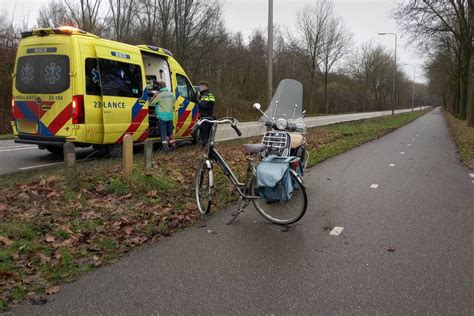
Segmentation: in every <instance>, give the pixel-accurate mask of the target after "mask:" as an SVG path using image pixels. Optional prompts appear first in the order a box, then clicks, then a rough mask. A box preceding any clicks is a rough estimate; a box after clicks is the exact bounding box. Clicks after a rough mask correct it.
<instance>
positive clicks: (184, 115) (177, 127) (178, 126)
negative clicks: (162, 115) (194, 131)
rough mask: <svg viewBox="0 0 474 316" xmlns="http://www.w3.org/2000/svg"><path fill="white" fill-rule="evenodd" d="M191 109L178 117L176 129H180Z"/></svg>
mask: <svg viewBox="0 0 474 316" xmlns="http://www.w3.org/2000/svg"><path fill="white" fill-rule="evenodd" d="M191 112H192V111H187V110H186V111H184V113H183V117H182V118H178V124H176V129H180V128H181V127H182V126H183V125H184V123H185V122H186V119H187V118H188V116H189V114H191Z"/></svg>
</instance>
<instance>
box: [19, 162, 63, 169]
mask: <svg viewBox="0 0 474 316" xmlns="http://www.w3.org/2000/svg"><path fill="white" fill-rule="evenodd" d="M63 163H64V162H62V161H61V162H52V163H46V164H43V165H36V166H29V167H22V168H18V169H20V170H30V169H36V168H42V167H47V166H54V165H60V164H63Z"/></svg>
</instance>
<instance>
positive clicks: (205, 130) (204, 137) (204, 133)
mask: <svg viewBox="0 0 474 316" xmlns="http://www.w3.org/2000/svg"><path fill="white" fill-rule="evenodd" d="M211 130H212V123H209V122H203V123H202V124H201V126H199V137H200V138H201V142H202V147H206V145H207V143H208V142H209V136H210V134H211Z"/></svg>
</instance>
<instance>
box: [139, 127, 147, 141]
mask: <svg viewBox="0 0 474 316" xmlns="http://www.w3.org/2000/svg"><path fill="white" fill-rule="evenodd" d="M147 138H148V131H147V130H146V131H144V132H143V134H141V135H140V137H138V141H139V142H143V141H145V139H147Z"/></svg>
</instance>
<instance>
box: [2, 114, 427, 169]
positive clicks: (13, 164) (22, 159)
mask: <svg viewBox="0 0 474 316" xmlns="http://www.w3.org/2000/svg"><path fill="white" fill-rule="evenodd" d="M417 109H419V108H417ZM407 111H411V110H410V109H408V110H398V111H397V113H402V112H407ZM390 113H391V112H390V111H381V112H366V113H355V114H340V115H328V116H318V117H309V118H306V119H305V120H306V124H307V126H308V127H314V126H321V125H328V124H334V123H341V122H347V121H354V120H360V119H364V118H370V117H377V116H383V115H389V114H390ZM241 130H242V132H243V137H250V136H256V135H260V134H263V133H264V132H265V130H266V129H265V127H264V126H263V125H262V124H261V123H259V122H247V123H242V126H241ZM216 138H217V139H218V140H229V139H234V138H237V136H236V134H235V131H234V130H233V129H232V128H230V127H229V126H223V127H222V128H220V130H219V131H218V133H217V137H216ZM77 152H78V155H77V159H78V160H82V159H84V158H88V157H89V156H90V155H91V154H92V157H90V158H94V157H93V150H92V149H91V148H82V149H81V148H79V149H77ZM61 163H62V159H61V158H59V157H57V156H55V155H53V154H51V153H49V152H48V151H46V150H39V149H38V147H37V146H32V145H27V144H16V143H14V142H13V140H4V141H0V175H3V174H11V173H15V172H18V171H28V170H32V169H38V168H42V167H54V166H56V165H59V164H61Z"/></svg>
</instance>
